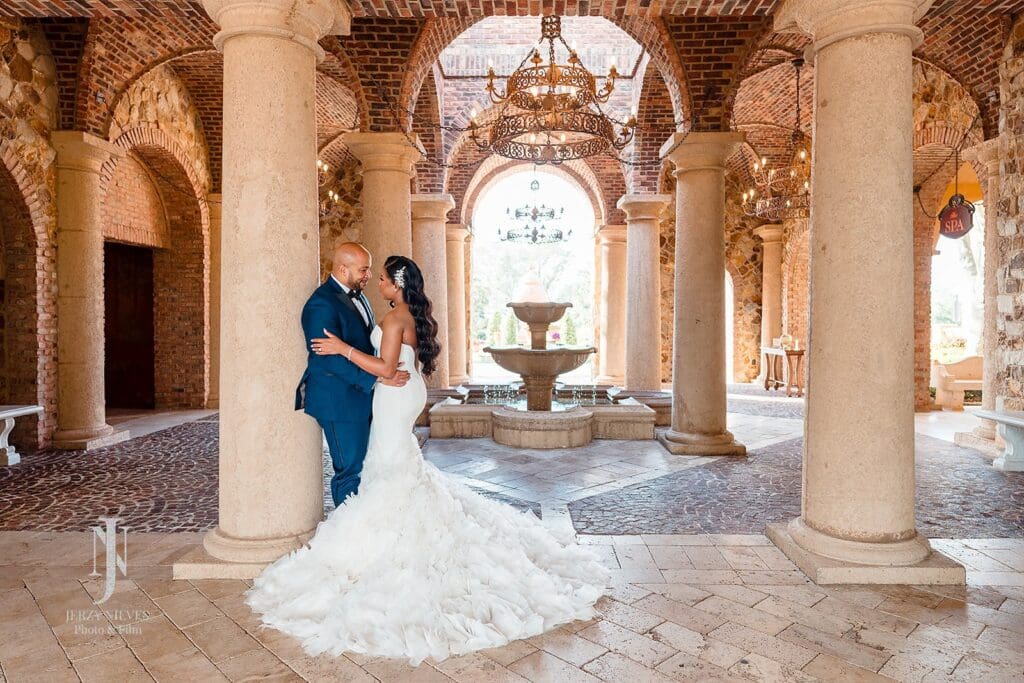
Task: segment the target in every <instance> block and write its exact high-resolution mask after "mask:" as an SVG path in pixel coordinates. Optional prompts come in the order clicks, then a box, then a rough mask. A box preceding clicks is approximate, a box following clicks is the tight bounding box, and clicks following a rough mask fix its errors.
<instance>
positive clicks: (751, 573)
mask: <svg viewBox="0 0 1024 683" xmlns="http://www.w3.org/2000/svg"><path fill="white" fill-rule="evenodd" d="M736 573H737V574H739V577H740V580H741V581H742V582H743V583H744V584H746V585H748V586H755V587H756V586H765V585H773V586H774V585H783V586H784V585H787V584H788V585H790V586H802V585H805V584H809V583H811V580H810V579H808V578H807V577H806V576H805V575H804V574H803V573H802V572H799V571H781V570H777V569H767V570H761V569H740V570H738V571H737V572H736Z"/></svg>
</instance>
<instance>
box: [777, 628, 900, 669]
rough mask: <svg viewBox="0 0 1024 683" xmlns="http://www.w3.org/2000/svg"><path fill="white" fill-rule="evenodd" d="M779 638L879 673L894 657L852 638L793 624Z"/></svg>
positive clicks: (885, 651) (890, 653) (887, 652)
mask: <svg viewBox="0 0 1024 683" xmlns="http://www.w3.org/2000/svg"><path fill="white" fill-rule="evenodd" d="M778 637H779V638H781V639H782V640H785V641H787V642H790V643H795V644H796V645H800V646H802V647H805V648H807V649H808V650H813V651H815V652H821V653H824V654H829V655H834V656H836V657H839V658H840V659H843V660H844V661H847V662H850V663H851V664H853V665H855V666H859V667H861V668H862V669H870V670H871V671H878V670H879V669H880V668H881V667H882V665H883V664H885V662H886V661H888V659H889V657H890V656H892V652H889V651H887V650H883V649H879V648H874V647H870V646H868V645H862V644H860V643H858V642H856V641H855V640H853V639H851V638H844V637H842V636H841V635H837V634H835V633H827V632H824V631H819V630H817V629H814V628H811V627H809V626H804V625H803V624H793V625H792V626H790V627H789V628H787V629H786V630H785V631H783V632H782V633H780V634H779V636H778Z"/></svg>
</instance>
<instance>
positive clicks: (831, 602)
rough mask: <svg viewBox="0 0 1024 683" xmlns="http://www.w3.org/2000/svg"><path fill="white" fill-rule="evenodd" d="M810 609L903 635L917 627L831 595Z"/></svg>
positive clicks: (909, 622)
mask: <svg viewBox="0 0 1024 683" xmlns="http://www.w3.org/2000/svg"><path fill="white" fill-rule="evenodd" d="M811 609H812V610H815V611H817V612H820V613H822V614H827V615H830V616H833V617H839V618H840V619H847V620H849V621H852V622H854V623H858V624H864V625H865V626H868V627H869V628H873V629H877V630H880V631H891V632H893V633H896V634H899V635H904V636H905V635H909V634H910V632H911V631H913V630H914V629H915V628H917V623H916V622H913V621H910V620H909V619H904V618H903V617H898V616H895V615H892V614H886V613H885V612H876V611H874V610H871V609H868V608H866V607H863V606H861V605H854V604H852V603H849V602H844V601H842V600H837V599H836V598H833V597H827V598H825V599H824V600H822V601H821V602H819V603H817V604H816V605H815V606H814V607H812V608H811Z"/></svg>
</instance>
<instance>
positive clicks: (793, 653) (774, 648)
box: [708, 623, 818, 669]
mask: <svg viewBox="0 0 1024 683" xmlns="http://www.w3.org/2000/svg"><path fill="white" fill-rule="evenodd" d="M708 635H709V637H711V638H714V639H716V640H721V641H724V642H726V643H729V644H730V645H735V646H736V647H739V648H743V649H745V650H746V651H747V652H752V653H754V654H759V655H761V656H763V657H767V658H768V659H771V660H774V661H776V662H779V663H780V664H784V665H786V666H789V667H792V668H794V669H800V668H803V667H804V666H805V665H806V664H807V663H808V662H810V661H811V660H812V659H814V657H815V655H817V654H818V653H817V652H815V651H813V650H809V649H807V648H805V647H802V646H800V645H795V644H793V643H790V642H788V641H785V640H782V639H780V638H777V637H775V636H769V635H765V634H764V633H761V632H760V631H755V630H754V629H751V628H747V627H746V626H741V625H740V624H733V623H727V624H723V625H722V626H719V627H718V628H716V629H715V630H714V631H712V632H711V633H709V634H708Z"/></svg>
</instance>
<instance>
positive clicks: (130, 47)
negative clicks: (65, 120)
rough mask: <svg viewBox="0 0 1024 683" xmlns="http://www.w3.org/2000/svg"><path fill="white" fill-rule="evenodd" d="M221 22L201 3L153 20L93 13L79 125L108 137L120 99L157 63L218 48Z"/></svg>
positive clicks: (81, 70) (79, 94)
mask: <svg viewBox="0 0 1024 683" xmlns="http://www.w3.org/2000/svg"><path fill="white" fill-rule="evenodd" d="M216 33H217V26H216V24H214V22H213V21H212V20H211V19H210V18H209V17H208V16H206V13H205V12H203V11H202V10H200V9H198V8H187V9H185V10H183V11H182V12H181V13H180V14H175V15H173V16H168V17H166V19H165V20H164V21H160V22H154V21H151V20H149V19H146V18H142V17H139V18H136V17H131V18H129V17H124V16H120V17H116V16H114V17H93V18H92V19H91V20H90V21H89V29H88V34H87V36H86V40H85V50H84V51H83V53H82V58H81V66H80V67H79V77H78V83H79V85H78V92H77V96H76V101H75V127H76V128H77V129H79V130H84V131H87V132H90V133H93V134H94V135H97V136H99V137H102V138H107V137H108V136H109V132H110V123H111V120H112V118H113V115H114V110H115V108H116V107H117V103H118V102H119V101H120V99H121V98H122V97H123V96H124V94H125V93H126V92H128V89H129V88H130V87H131V86H132V84H134V83H135V82H136V81H137V80H138V79H139V78H141V77H142V76H144V75H145V74H146V73H147V72H149V71H150V70H151V69H153V68H154V67H157V66H160V65H161V64H166V63H168V62H170V61H173V60H174V59H178V58H181V57H185V56H187V55H190V54H193V53H198V52H209V51H211V50H213V36H214V35H215V34H216Z"/></svg>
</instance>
